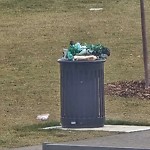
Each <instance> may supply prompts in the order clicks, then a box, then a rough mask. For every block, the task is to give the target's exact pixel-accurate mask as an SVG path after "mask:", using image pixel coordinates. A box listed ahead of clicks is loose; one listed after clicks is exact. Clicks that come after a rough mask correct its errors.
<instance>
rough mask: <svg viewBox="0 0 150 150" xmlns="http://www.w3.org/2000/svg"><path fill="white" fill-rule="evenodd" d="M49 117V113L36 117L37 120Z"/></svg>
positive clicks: (44, 119)
mask: <svg viewBox="0 0 150 150" xmlns="http://www.w3.org/2000/svg"><path fill="white" fill-rule="evenodd" d="M48 118H49V114H41V115H38V116H37V117H36V119H37V120H41V121H46V120H47V119H48Z"/></svg>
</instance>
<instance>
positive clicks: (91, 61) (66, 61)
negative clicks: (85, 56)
mask: <svg viewBox="0 0 150 150" xmlns="http://www.w3.org/2000/svg"><path fill="white" fill-rule="evenodd" d="M57 61H58V62H59V63H100V62H101V63H104V62H105V61H106V59H97V60H80V61H76V60H74V61H70V60H67V59H58V60H57Z"/></svg>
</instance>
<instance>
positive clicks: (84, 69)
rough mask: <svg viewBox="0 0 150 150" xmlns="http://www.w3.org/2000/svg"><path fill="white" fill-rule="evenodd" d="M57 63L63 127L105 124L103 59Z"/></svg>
mask: <svg viewBox="0 0 150 150" xmlns="http://www.w3.org/2000/svg"><path fill="white" fill-rule="evenodd" d="M59 63H60V83H61V85H60V87H61V91H60V92H61V123H62V126H63V127H72V128H75V127H100V126H103V125H104V119H105V108H104V107H105V105H104V62H103V61H91V62H88V61H87V62H82V61H79V62H68V61H59Z"/></svg>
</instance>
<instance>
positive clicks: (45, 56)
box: [0, 0, 150, 147]
mask: <svg viewBox="0 0 150 150" xmlns="http://www.w3.org/2000/svg"><path fill="white" fill-rule="evenodd" d="M145 3H146V4H145V5H146V15H147V16H149V15H150V1H149V0H145ZM93 7H100V8H103V10H102V11H89V9H90V8H93ZM0 20H1V21H0V39H1V40H0V103H1V104H0V114H1V115H0V135H1V136H0V147H19V146H26V145H36V144H41V143H42V142H45V141H48V142H59V141H63V140H79V139H85V138H91V137H96V136H106V135H110V134H114V133H108V132H80V133H78V132H74V131H72V132H66V131H57V130H54V131H48V132H45V131H39V130H38V127H41V126H46V125H49V123H50V124H51V123H55V122H56V124H58V123H59V120H60V90H59V88H60V87H59V64H58V63H57V59H58V58H60V57H61V56H62V51H63V48H67V47H68V46H69V41H70V40H74V41H79V42H86V43H93V44H94V43H101V44H103V45H104V46H106V47H108V48H110V50H111V56H110V57H109V58H108V60H107V61H106V63H105V83H109V82H115V81H123V80H140V79H141V80H142V79H143V78H144V71H143V59H142V40H141V39H142V38H141V19H140V1H139V0H42V1H41V0H26V1H21V0H0ZM147 28H148V39H150V20H149V18H147ZM148 46H150V45H149V44H148ZM105 100H106V119H112V120H123V121H129V122H143V123H147V124H150V109H149V107H150V101H149V100H146V99H145V100H139V99H137V98H120V97H115V96H107V95H106V96H105ZM43 113H50V118H49V120H48V121H47V122H44V123H41V122H39V121H37V120H36V116H37V115H38V114H43ZM64 137H65V138H64Z"/></svg>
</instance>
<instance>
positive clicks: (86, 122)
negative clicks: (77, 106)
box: [61, 117, 105, 128]
mask: <svg viewBox="0 0 150 150" xmlns="http://www.w3.org/2000/svg"><path fill="white" fill-rule="evenodd" d="M104 122H105V118H104V117H103V118H91V119H87V118H86V119H82V118H81V119H79V118H78V119H75V118H73V119H68V118H62V119H61V123H62V127H63V128H97V127H103V126H104Z"/></svg>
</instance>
